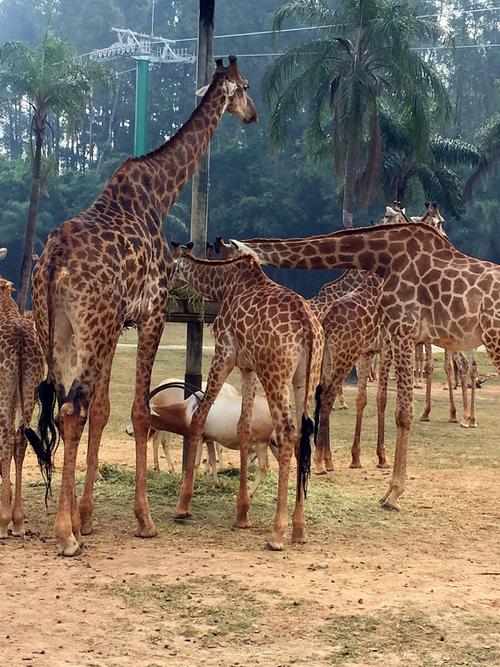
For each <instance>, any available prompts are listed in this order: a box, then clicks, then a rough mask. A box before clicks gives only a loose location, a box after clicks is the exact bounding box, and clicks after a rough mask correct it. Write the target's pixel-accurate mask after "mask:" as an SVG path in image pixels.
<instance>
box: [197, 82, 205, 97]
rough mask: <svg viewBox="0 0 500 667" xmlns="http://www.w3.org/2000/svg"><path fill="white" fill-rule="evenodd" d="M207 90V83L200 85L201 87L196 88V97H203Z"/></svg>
mask: <svg viewBox="0 0 500 667" xmlns="http://www.w3.org/2000/svg"><path fill="white" fill-rule="evenodd" d="M207 90H208V85H207V86H202V87H201V88H198V90H197V91H196V93H195V95H196V96H197V97H203V95H204V94H205V93H206V92H207Z"/></svg>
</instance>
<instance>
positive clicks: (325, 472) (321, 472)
mask: <svg viewBox="0 0 500 667" xmlns="http://www.w3.org/2000/svg"><path fill="white" fill-rule="evenodd" d="M314 474H315V475H328V470H327V469H326V468H321V469H319V470H315V471H314Z"/></svg>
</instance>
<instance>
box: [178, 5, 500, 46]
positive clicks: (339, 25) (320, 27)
mask: <svg viewBox="0 0 500 667" xmlns="http://www.w3.org/2000/svg"><path fill="white" fill-rule="evenodd" d="M497 11H500V6H497V7H485V8H483V9H464V10H463V11H461V12H458V13H457V14H455V15H454V16H452V17H450V18H457V17H458V16H463V15H464V14H477V13H479V12H481V13H483V14H484V13H488V12H497ZM440 16H442V12H438V13H436V14H421V15H420V16H417V18H419V19H430V18H437V17H440ZM345 25H346V24H345V23H331V24H328V25H313V26H305V27H301V28H282V29H281V30H279V31H276V30H256V31H254V32H235V33H228V34H225V35H214V39H229V38H233V37H254V36H257V35H276V34H281V33H286V32H303V31H306V30H325V29H326V28H343V27H345ZM196 39H197V37H181V39H176V40H175V41H176V42H195V41H196Z"/></svg>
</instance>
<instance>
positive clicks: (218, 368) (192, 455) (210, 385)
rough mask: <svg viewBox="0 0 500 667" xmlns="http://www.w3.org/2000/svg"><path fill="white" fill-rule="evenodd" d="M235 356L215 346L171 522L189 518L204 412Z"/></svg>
mask: <svg viewBox="0 0 500 667" xmlns="http://www.w3.org/2000/svg"><path fill="white" fill-rule="evenodd" d="M234 363H235V354H234V351H233V348H232V346H230V345H226V346H224V345H217V343H216V349H215V353H214V357H213V359H212V365H211V366H210V371H209V373H208V378H207V388H206V389H205V395H204V397H203V400H202V401H201V403H200V405H199V406H198V408H197V410H196V412H195V413H194V415H193V418H192V421H191V427H190V429H189V451H188V460H187V465H186V471H185V474H184V479H183V482H182V485H181V489H180V492H179V500H178V502H177V507H176V509H175V520H177V521H180V520H183V519H186V518H187V517H189V516H191V500H192V497H193V490H194V477H195V463H196V453H197V451H198V449H199V447H200V446H201V443H202V440H203V429H204V427H205V422H206V419H207V415H208V412H209V410H210V408H211V407H212V405H213V404H214V401H215V399H216V398H217V396H218V394H219V392H220V390H221V387H222V385H223V384H224V382H225V380H226V378H227V376H228V375H229V373H230V372H231V371H232V369H233V368H234Z"/></svg>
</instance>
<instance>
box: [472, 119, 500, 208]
mask: <svg viewBox="0 0 500 667" xmlns="http://www.w3.org/2000/svg"><path fill="white" fill-rule="evenodd" d="M476 142H477V144H478V147H479V149H480V150H481V151H482V154H483V159H482V161H481V163H480V164H479V166H478V168H477V169H476V171H475V172H474V173H473V174H472V175H471V176H470V178H469V180H468V181H467V183H466V184H465V198H466V199H470V197H471V196H472V191H473V189H474V187H475V186H476V184H477V183H478V181H480V180H481V178H483V177H484V176H486V175H487V174H488V173H489V172H490V171H491V169H492V168H493V166H494V165H495V164H496V163H497V162H498V160H500V113H496V114H494V115H493V116H492V117H491V118H489V119H488V120H487V121H486V122H485V123H484V124H483V125H482V126H481V127H480V128H479V130H478V131H477V133H476Z"/></svg>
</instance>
